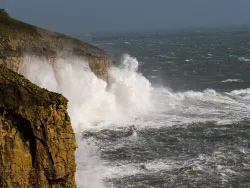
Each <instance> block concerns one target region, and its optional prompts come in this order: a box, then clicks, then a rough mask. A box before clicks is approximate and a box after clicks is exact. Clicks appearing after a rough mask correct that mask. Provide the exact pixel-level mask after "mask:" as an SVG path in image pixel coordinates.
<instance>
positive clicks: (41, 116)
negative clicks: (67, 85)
mask: <svg viewBox="0 0 250 188" xmlns="http://www.w3.org/2000/svg"><path fill="white" fill-rule="evenodd" d="M66 109H67V99H65V98H64V97H63V96H62V95H60V94H56V93H52V92H48V91H47V90H45V89H41V88H39V87H38V86H36V85H34V84H32V83H30V82H29V81H28V80H26V79H25V78H24V77H23V76H21V75H18V74H17V73H15V72H13V71H11V70H9V69H7V68H6V67H5V66H3V65H0V187H4V188H14V187H15V188H18V187H20V188H24V187H37V188H55V187H56V188H58V187H59V188H60V187H62V188H64V187H70V188H72V187H76V185H75V170H76V165H75V155H74V151H75V149H76V143H75V135H74V133H73V130H72V127H71V124H70V117H69V116H68V114H67V111H66Z"/></svg>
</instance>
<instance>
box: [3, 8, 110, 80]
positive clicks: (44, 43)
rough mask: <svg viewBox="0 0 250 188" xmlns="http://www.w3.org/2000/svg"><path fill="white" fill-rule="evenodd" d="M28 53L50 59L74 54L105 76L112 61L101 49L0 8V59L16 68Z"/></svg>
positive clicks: (8, 65)
mask: <svg viewBox="0 0 250 188" xmlns="http://www.w3.org/2000/svg"><path fill="white" fill-rule="evenodd" d="M25 54H31V55H35V56H38V57H42V58H46V59H47V60H48V61H49V62H51V63H53V62H54V61H56V59H57V58H58V57H60V58H63V57H71V56H77V57H79V58H82V59H85V60H87V61H88V63H89V66H90V68H91V70H92V71H93V72H94V73H95V74H96V75H97V76H98V77H99V78H102V79H104V80H107V76H108V69H109V67H110V66H111V65H112V62H111V60H110V57H109V56H108V55H107V53H106V52H105V51H103V50H102V49H99V48H97V47H95V46H93V45H91V44H88V43H86V42H83V41H80V40H78V39H75V38H71V37H68V36H66V35H63V34H60V33H56V32H51V31H47V30H45V29H41V28H38V27H35V26H33V25H30V24H26V23H23V22H21V21H19V20H16V19H13V18H11V17H9V15H8V14H7V13H6V12H5V11H4V10H3V9H0V63H2V64H4V65H6V66H7V67H8V68H11V69H12V70H14V71H17V69H18V66H19V64H20V63H22V62H23V59H24V58H23V56H24V55H25Z"/></svg>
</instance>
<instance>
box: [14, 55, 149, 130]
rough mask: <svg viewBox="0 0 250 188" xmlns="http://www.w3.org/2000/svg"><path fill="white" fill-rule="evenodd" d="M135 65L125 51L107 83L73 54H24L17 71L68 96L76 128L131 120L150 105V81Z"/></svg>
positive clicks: (133, 60)
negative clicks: (51, 56)
mask: <svg viewBox="0 0 250 188" xmlns="http://www.w3.org/2000/svg"><path fill="white" fill-rule="evenodd" d="M137 68H138V62H137V60H136V59H135V58H132V57H130V56H129V55H125V56H124V57H123V59H122V63H121V66H120V67H112V68H111V69H110V71H109V78H108V83H109V85H108V86H107V83H106V82H105V81H104V80H101V79H99V78H97V76H96V75H95V74H94V73H93V72H91V71H90V69H89V67H88V64H87V62H86V61H84V60H81V59H79V58H77V57H74V58H68V59H58V60H57V61H56V62H55V63H53V64H52V63H49V62H47V61H46V60H42V59H39V58H36V57H32V56H27V57H26V58H25V60H24V63H23V64H22V65H21V66H20V67H19V70H18V72H19V73H21V74H23V75H24V76H25V77H26V78H28V79H29V80H31V81H32V82H34V83H35V84H37V85H39V86H40V87H44V88H46V89H48V90H50V91H53V92H58V93H61V94H63V95H64V96H65V97H66V98H67V99H68V100H69V109H68V111H69V114H70V116H71V120H72V125H73V128H74V130H75V132H80V131H82V130H85V129H86V128H91V127H93V126H97V125H101V122H105V121H109V122H112V121H114V122H115V121H125V120H131V118H134V117H136V116H140V115H143V114H147V113H148V112H149V111H150V109H152V108H153V105H152V104H151V103H150V101H151V100H150V97H151V90H152V88H151V85H150V82H149V81H148V80H147V79H146V78H145V77H143V76H142V75H141V74H138V73H137V72H136V71H137Z"/></svg>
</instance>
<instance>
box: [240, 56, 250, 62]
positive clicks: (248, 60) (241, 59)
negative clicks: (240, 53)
mask: <svg viewBox="0 0 250 188" xmlns="http://www.w3.org/2000/svg"><path fill="white" fill-rule="evenodd" d="M238 60H239V61H244V62H250V59H249V58H245V57H239V58H238Z"/></svg>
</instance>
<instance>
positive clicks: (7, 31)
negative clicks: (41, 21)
mask: <svg viewBox="0 0 250 188" xmlns="http://www.w3.org/2000/svg"><path fill="white" fill-rule="evenodd" d="M0 32H1V35H0V37H1V36H4V37H6V36H10V35H12V36H13V35H16V36H17V35H21V34H22V35H24V34H25V35H32V36H34V35H37V31H36V27H35V26H32V25H30V24H26V23H24V22H21V21H19V20H16V19H14V18H11V17H10V16H9V15H8V13H7V12H6V11H5V10H4V9H0Z"/></svg>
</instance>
